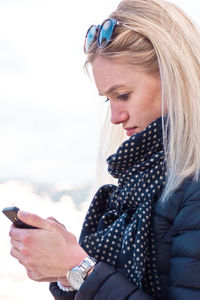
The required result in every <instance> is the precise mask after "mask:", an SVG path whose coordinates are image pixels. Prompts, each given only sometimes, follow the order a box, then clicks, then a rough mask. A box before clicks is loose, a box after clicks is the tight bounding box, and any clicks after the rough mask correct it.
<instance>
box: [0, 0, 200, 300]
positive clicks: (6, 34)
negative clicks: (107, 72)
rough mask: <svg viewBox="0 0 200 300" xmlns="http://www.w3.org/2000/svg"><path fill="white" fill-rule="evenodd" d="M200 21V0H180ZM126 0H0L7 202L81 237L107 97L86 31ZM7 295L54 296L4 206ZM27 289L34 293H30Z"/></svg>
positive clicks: (2, 177) (5, 299) (0, 160)
mask: <svg viewBox="0 0 200 300" xmlns="http://www.w3.org/2000/svg"><path fill="white" fill-rule="evenodd" d="M173 2H174V3H177V4H178V5H179V6H180V7H182V8H183V9H184V10H185V11H186V12H187V13H188V14H189V15H190V16H192V17H193V18H194V19H195V20H196V22H197V23H200V22H199V11H200V3H199V2H198V1H196V0H190V1H187V0H181V1H173ZM118 3H119V1H118V0H112V1H106V0H101V1H94V0H85V1H80V0H79V1H78V2H77V1H66V0H34V1H31V0H24V1H23V0H4V1H3V0H0V209H1V210H2V209H3V208H4V207H5V206H11V205H12V206H13V205H16V206H19V207H20V208H22V209H23V210H28V211H31V212H34V213H38V214H39V215H41V216H42V217H48V216H54V217H56V218H57V219H58V220H60V221H61V222H62V223H64V224H65V225H66V226H67V228H68V229H69V230H71V231H72V232H74V233H75V234H76V236H77V237H78V235H79V232H80V228H81V223H82V221H83V218H84V214H85V211H86V209H87V207H88V204H89V201H90V199H91V188H92V184H93V179H94V177H95V164H96V159H97V149H98V139H99V130H100V128H99V123H100V119H101V117H100V106H101V103H102V100H101V99H99V96H98V95H97V91H96V88H95V86H94V84H93V82H92V80H90V79H89V78H88V77H87V75H86V74H85V73H84V71H83V64H84V54H83V43H84V36H85V33H86V31H87V29H88V27H89V26H90V25H91V24H93V23H95V24H96V23H100V22H102V21H103V20H104V19H105V18H106V17H107V16H108V14H109V13H110V12H111V11H112V10H113V9H115V7H116V5H117V4H118ZM0 225H1V232H0V300H27V299H29V300H33V299H43V300H51V299H52V296H51V295H50V293H49V292H48V284H46V283H36V282H33V281H31V280H29V279H27V277H26V274H25V271H24V269H23V267H22V266H21V265H20V264H18V263H17V261H15V260H14V259H13V258H12V257H11V256H10V255H9V252H10V244H9V237H8V231H9V227H10V222H9V220H7V219H6V218H5V217H4V216H3V214H0ZM27 293H29V295H28V296H27Z"/></svg>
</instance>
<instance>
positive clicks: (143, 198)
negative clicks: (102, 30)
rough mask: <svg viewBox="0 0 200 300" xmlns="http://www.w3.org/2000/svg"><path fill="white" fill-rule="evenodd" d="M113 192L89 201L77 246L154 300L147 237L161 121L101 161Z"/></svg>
mask: <svg viewBox="0 0 200 300" xmlns="http://www.w3.org/2000/svg"><path fill="white" fill-rule="evenodd" d="M107 163H108V170H109V172H110V174H111V175H112V176H113V177H115V178H118V186H115V185H104V186H102V187H101V188H100V189H99V190H98V191H97V193H96V195H95V196H94V199H93V200H92V203H91V205H90V208H89V210H88V213H87V215H86V218H85V222H84V224H83V229H82V232H81V236H80V244H81V246H82V247H83V248H84V249H85V251H86V252H87V253H88V254H89V255H90V256H93V257H95V258H96V259H97V261H104V262H106V263H108V264H109V265H111V266H113V267H115V268H119V267H121V266H123V269H124V274H125V276H127V278H128V279H129V280H130V281H131V282H133V283H134V284H135V285H137V286H138V287H139V288H140V289H142V290H144V291H145V292H146V293H148V294H149V295H151V296H152V297H153V298H155V299H158V298H159V294H160V281H159V275H158V270H157V263H156V251H155V240H154V232H153V215H154V204H155V202H156V201H157V200H158V198H159V196H160V194H161V191H162V189H163V186H164V180H165V163H164V151H163V137H162V119H161V118H159V119H158V120H156V121H154V122H152V123H151V124H150V125H149V126H148V127H147V128H146V130H144V131H143V132H141V133H138V134H136V135H134V136H132V137H131V138H130V139H129V140H127V141H125V142H124V143H123V144H122V145H121V146H120V147H119V149H118V151H117V152H116V153H115V154H113V155H111V156H110V157H109V158H108V159H107Z"/></svg>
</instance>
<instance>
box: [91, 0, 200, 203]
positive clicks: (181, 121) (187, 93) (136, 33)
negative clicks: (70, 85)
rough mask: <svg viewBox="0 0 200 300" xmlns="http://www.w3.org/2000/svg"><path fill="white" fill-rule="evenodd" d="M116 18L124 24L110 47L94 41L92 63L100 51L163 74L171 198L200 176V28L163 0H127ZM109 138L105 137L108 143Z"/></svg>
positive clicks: (164, 130) (114, 13) (178, 9)
mask: <svg viewBox="0 0 200 300" xmlns="http://www.w3.org/2000/svg"><path fill="white" fill-rule="evenodd" d="M110 17H112V18H116V19H117V20H118V21H120V22H121V23H123V24H124V26H120V25H119V26H117V27H116V35H115V37H114V39H113V41H112V42H111V43H110V44H109V45H108V46H107V47H105V48H103V49H100V48H98V46H97V44H96V43H94V44H93V45H92V47H91V49H90V51H89V53H88V58H87V63H88V62H89V63H91V64H92V62H93V60H94V58H95V56H96V55H103V56H106V57H108V58H110V59H113V58H119V57H120V58H121V59H123V60H124V62H126V63H129V64H130V65H132V66H133V67H136V68H137V67H138V68H142V69H144V70H145V71H147V72H150V73H157V72H158V73H159V74H160V78H161V84H162V107H163V111H164V107H165V106H166V105H167V108H168V115H167V117H168V122H167V126H166V127H164V126H163V137H164V149H165V156H166V166H167V179H166V185H165V190H164V193H163V199H166V198H168V197H169V195H170V194H171V192H173V191H174V190H175V189H176V188H177V187H178V186H179V185H180V184H181V183H182V182H183V180H184V179H185V178H187V177H190V176H192V177H193V178H194V179H195V180H197V179H198V178H199V173H200V135H199V132H200V32H199V29H198V27H197V26H196V25H195V24H194V23H193V22H192V21H191V20H190V19H189V17H187V15H186V14H185V13H184V12H183V11H182V10H181V9H180V8H178V7H177V6H176V5H174V4H172V3H169V2H166V1H162V0H124V1H122V2H121V3H120V4H119V6H118V8H117V9H116V11H114V12H113V13H112V14H111V16H110ZM163 114H164V113H162V115H163ZM167 128H168V131H169V134H168V137H167ZM109 138H110V137H109ZM107 142H108V141H105V139H104V145H105V144H106V143H107Z"/></svg>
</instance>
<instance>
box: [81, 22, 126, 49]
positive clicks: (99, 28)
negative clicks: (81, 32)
mask: <svg viewBox="0 0 200 300" xmlns="http://www.w3.org/2000/svg"><path fill="white" fill-rule="evenodd" d="M108 21H109V22H111V25H112V27H111V28H112V30H111V34H110V37H109V39H108V40H107V41H106V42H105V43H100V36H101V32H102V29H103V27H104V25H105V23H106V22H108ZM119 24H121V23H120V22H119V21H118V20H116V19H114V18H108V19H106V20H104V21H103V23H102V24H101V25H91V26H90V27H89V29H88V30H87V33H86V36H85V43H84V52H85V53H88V51H89V48H90V46H91V44H92V43H93V42H94V41H95V40H97V45H98V47H99V48H101V49H102V48H105V47H106V46H107V45H108V44H109V43H110V42H111V38H112V35H113V32H114V29H115V27H116V25H119ZM93 27H96V28H95V32H94V34H93V38H92V39H91V42H90V44H89V46H88V47H86V45H87V39H88V36H89V33H90V32H91V29H92V28H93Z"/></svg>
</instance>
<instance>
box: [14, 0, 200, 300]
mask: <svg viewBox="0 0 200 300" xmlns="http://www.w3.org/2000/svg"><path fill="white" fill-rule="evenodd" d="M85 52H86V53H87V57H88V58H87V62H88V63H90V64H91V66H92V70H93V75H94V78H95V82H96V85H97V88H98V91H99V93H100V94H101V95H104V96H106V98H107V100H109V102H110V109H111V122H112V123H113V124H115V125H116V124H121V127H122V130H123V131H125V132H126V134H127V136H128V139H127V140H126V141H125V142H123V143H122V144H121V146H120V147H119V149H118V150H117V152H116V153H115V154H113V155H111V156H109V158H108V159H107V163H108V170H109V172H110V174H111V175H112V176H113V177H114V178H117V179H118V184H117V185H112V184H108V185H104V186H102V187H101V188H100V189H99V190H98V191H97V193H96V195H95V197H94V199H93V201H92V203H91V206H90V208H89V210H88V213H87V215H86V218H85V222H84V224H83V229H82V232H81V237H80V243H79V244H78V243H77V241H76V239H75V237H74V236H73V235H72V234H71V233H70V232H68V231H67V230H66V229H65V228H64V227H63V226H62V225H61V224H59V223H58V222H57V221H56V220H54V219H52V218H50V219H47V220H44V219H42V218H40V217H38V216H36V215H32V214H29V213H23V212H20V213H19V218H21V219H22V220H23V221H24V222H26V223H28V224H30V225H33V226H36V227H40V230H24V229H23V230H22V229H17V228H14V227H12V229H11V232H10V236H11V243H12V246H13V247H12V250H11V254H12V255H13V256H14V257H16V258H17V259H18V260H19V261H20V262H21V263H22V264H23V265H24V266H25V268H26V269H27V273H28V276H29V277H30V278H31V279H33V280H36V281H49V282H51V284H50V290H51V292H52V294H53V295H54V298H55V299H57V300H61V299H63V300H64V299H78V300H80V299H84V300H85V299H119V300H120V299H131V300H132V299H133V300H136V299H137V300H143V299H168V300H172V299H181V300H186V299H187V300H188V299H193V300H194V299H200V272H199V265H200V243H199V240H200V219H199V213H200V201H199V199H200V181H199V170H200V151H199V150H200V139H199V128H200V118H199V115H200V59H199V55H200V54H199V53H200V34H199V32H198V29H197V28H196V27H195V25H194V24H193V23H192V22H191V20H190V19H189V18H188V17H187V16H186V15H185V14H184V13H183V12H182V11H181V10H180V9H178V8H177V7H176V6H175V5H173V4H171V3H168V2H165V1H161V0H148V1H146V0H125V1H122V2H121V3H120V4H119V6H118V8H117V10H116V11H115V12H113V13H112V14H111V16H110V18H109V19H107V20H106V21H104V22H103V23H102V25H101V26H98V27H95V26H93V27H91V28H90V29H89V31H88V33H87V36H86V43H85ZM106 143H107V141H106ZM88 256H89V257H88ZM66 273H67V277H66Z"/></svg>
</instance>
